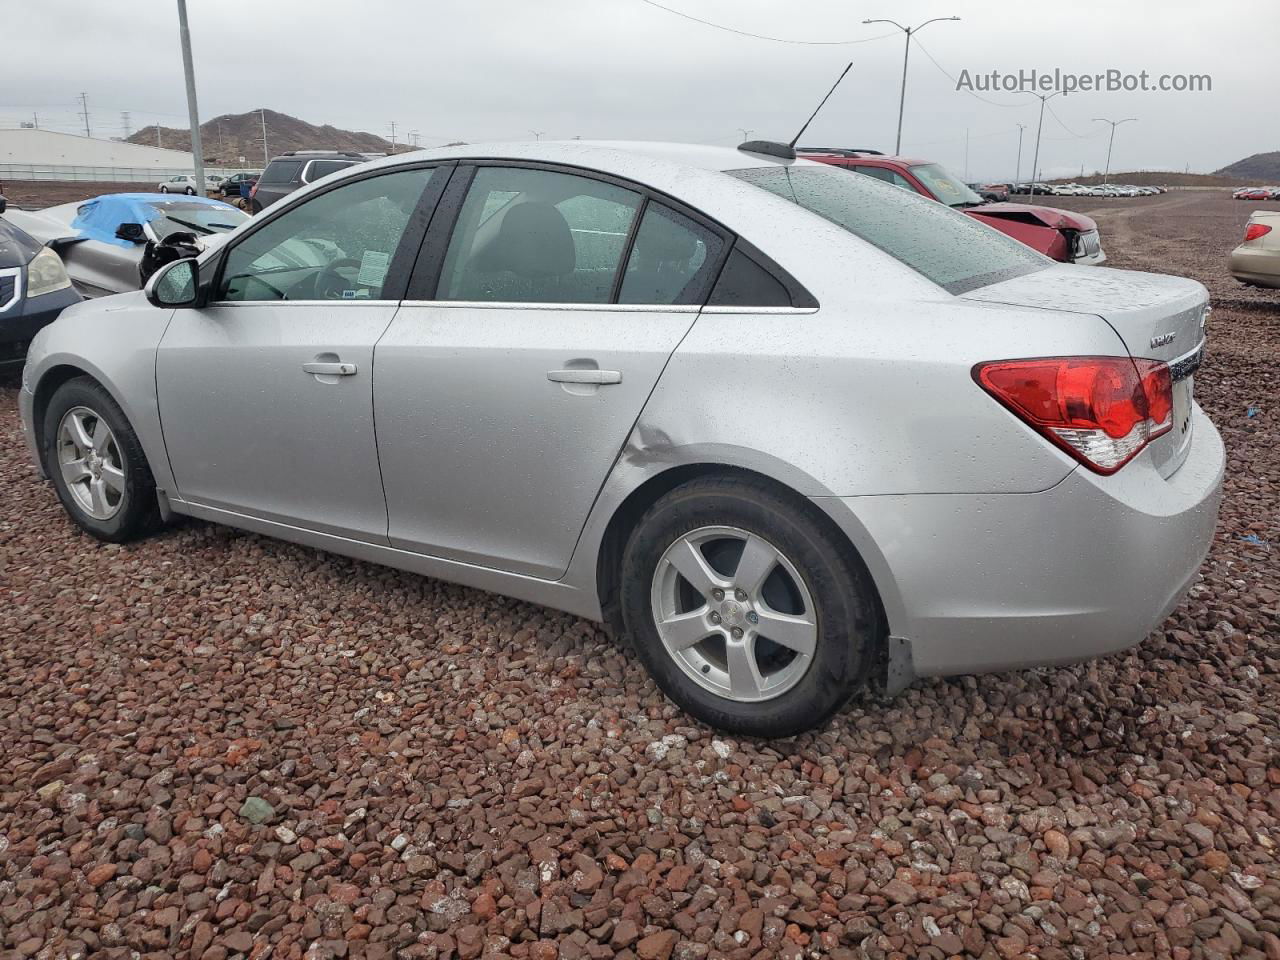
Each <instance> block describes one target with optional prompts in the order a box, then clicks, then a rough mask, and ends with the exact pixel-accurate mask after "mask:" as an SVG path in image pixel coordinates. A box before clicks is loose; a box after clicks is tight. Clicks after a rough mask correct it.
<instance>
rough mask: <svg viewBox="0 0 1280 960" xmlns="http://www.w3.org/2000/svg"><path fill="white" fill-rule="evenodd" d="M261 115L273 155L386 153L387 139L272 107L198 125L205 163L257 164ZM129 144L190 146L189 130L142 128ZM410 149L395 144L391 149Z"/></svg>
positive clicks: (180, 147) (169, 146)
mask: <svg viewBox="0 0 1280 960" xmlns="http://www.w3.org/2000/svg"><path fill="white" fill-rule="evenodd" d="M264 114H265V116H266V123H267V151H268V153H269V155H270V156H277V155H279V154H281V153H284V152H285V151H287V150H354V151H356V152H357V153H391V152H392V149H391V142H390V141H389V140H384V139H383V138H382V137H379V136H378V135H376V134H373V133H363V132H360V131H355V130H341V129H339V128H338V127H331V126H329V125H328V124H326V125H324V126H316V125H315V124H312V123H307V122H306V121H305V120H299V119H298V118H297V117H291V116H289V115H288V114H287V113H277V112H276V111H275V110H250V111H249V112H248V113H228V114H224V115H222V116H220V117H214V118H213V119H212V120H209V121H207V122H205V123H202V124H200V144H201V146H202V147H203V148H204V159H205V163H212V164H221V165H225V166H238V161H239V158H240V157H244V158H245V164H246V166H254V167H261V166H262V156H263V151H262V121H263V115H264ZM129 142H130V143H144V144H147V145H148V146H156V145H159V146H162V147H168V148H169V149H172V150H190V149H191V131H190V130H189V129H177V128H174V127H158V126H150V127H143V128H142V129H141V130H139V131H138V132H137V133H135V134H134V135H133V136H131V137H129ZM409 149H412V148H411V147H409V146H408V145H406V144H403V143H397V144H396V147H395V152H396V153H402V152H404V151H406V150H409Z"/></svg>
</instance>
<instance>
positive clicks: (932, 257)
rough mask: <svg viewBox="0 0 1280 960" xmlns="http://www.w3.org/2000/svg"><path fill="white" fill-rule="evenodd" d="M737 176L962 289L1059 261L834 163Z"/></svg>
mask: <svg viewBox="0 0 1280 960" xmlns="http://www.w3.org/2000/svg"><path fill="white" fill-rule="evenodd" d="M728 172H729V173H730V174H731V175H732V176H735V177H737V178H738V179H740V180H743V181H745V182H747V183H750V184H754V185H755V186H757V187H759V188H760V189H762V190H767V191H769V192H770V193H772V194H775V195H777V196H779V197H782V198H783V199H784V200H790V201H791V202H792V203H794V204H796V205H798V206H800V207H803V208H804V209H805V210H808V211H810V212H812V213H816V214H817V215H818V216H820V217H822V218H824V219H826V220H829V221H831V222H832V223H834V224H836V225H837V226H839V227H843V228H844V229H845V230H847V231H849V232H850V233H852V234H853V235H854V236H856V237H860V238H861V239H863V240H865V241H867V242H868V243H870V244H872V245H873V246H875V247H878V248H879V249H881V250H883V251H884V252H885V253H887V254H889V255H890V256H892V257H894V258H895V259H897V260H899V261H901V262H902V263H904V264H906V265H907V266H908V267H911V268H912V269H913V270H915V271H916V272H917V273H919V274H920V275H921V276H923V277H925V278H927V279H929V280H932V281H933V282H934V283H936V284H938V286H940V287H942V288H943V289H944V290H946V291H947V292H948V293H952V294H960V293H964V292H966V291H968V290H974V289H976V288H978V287H984V286H987V285H988V284H992V283H999V282H1000V281H1001V280H1008V279H1009V278H1011V277H1017V276H1021V275H1023V274H1026V273H1033V272H1035V271H1037V270H1043V269H1045V268H1046V267H1047V266H1049V265H1050V264H1051V263H1052V262H1053V261H1052V260H1050V259H1049V258H1048V257H1045V256H1042V255H1041V254H1039V253H1037V252H1036V251H1034V250H1032V249H1031V248H1030V247H1028V246H1025V245H1023V244H1021V243H1019V242H1018V241H1017V240H1014V239H1013V238H1012V237H1008V236H1006V235H1004V234H1002V233H1000V232H999V231H997V230H994V229H992V228H990V227H987V226H984V225H983V224H980V223H977V222H975V221H974V220H973V219H971V218H970V217H967V216H965V215H964V214H963V213H960V212H958V211H955V210H951V209H949V208H948V207H946V206H945V205H943V204H940V203H935V202H934V201H933V200H929V199H927V198H925V197H922V196H920V195H919V194H917V193H915V192H914V191H907V190H895V189H889V187H888V186H887V185H886V184H884V183H879V182H877V181H875V180H873V179H872V178H870V177H851V176H849V175H848V173H846V172H845V171H842V170H839V169H837V168H835V167H829V166H818V165H814V166H797V167H783V166H768V167H751V168H748V169H746V170H730V171H728Z"/></svg>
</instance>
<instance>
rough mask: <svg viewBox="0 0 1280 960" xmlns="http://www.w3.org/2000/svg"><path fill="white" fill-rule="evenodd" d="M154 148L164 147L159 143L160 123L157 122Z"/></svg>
mask: <svg viewBox="0 0 1280 960" xmlns="http://www.w3.org/2000/svg"><path fill="white" fill-rule="evenodd" d="M156 146H157V147H163V146H164V144H163V143H161V142H160V121H159V120H157V121H156Z"/></svg>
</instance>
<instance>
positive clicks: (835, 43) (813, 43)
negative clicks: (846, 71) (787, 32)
mask: <svg viewBox="0 0 1280 960" xmlns="http://www.w3.org/2000/svg"><path fill="white" fill-rule="evenodd" d="M640 2H641V3H644V4H648V5H649V6H651V7H657V8H658V9H659V10H665V11H666V12H667V13H672V14H675V15H676V16H677V17H683V18H684V19H685V20H692V21H693V22H694V23H700V24H702V25H703V26H704V27H713V28H714V29H716V30H723V31H725V32H726V33H735V34H737V35H738V36H740V37H750V38H751V39H752V40H769V41H771V42H773V43H794V44H798V45H800V46H805V47H843V46H848V45H849V44H852V43H870V42H871V41H872V40H883V39H885V37H892V36H893V34H892V33H883V34H880V35H879V36H875V37H863V38H861V39H860V40H788V39H787V38H786V37H770V36H767V35H765V34H763V33H751V32H750V31H748V30H739V29H737V28H736V27H727V26H725V25H724V24H722V23H714V22H713V21H711V20H703V19H702V18H701V17H695V16H694V15H693V14H691V13H685V12H684V11H683V10H675V9H673V8H671V7H666V6H663V5H662V4H660V3H658V2H657V0H640Z"/></svg>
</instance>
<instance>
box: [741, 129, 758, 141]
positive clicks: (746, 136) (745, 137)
mask: <svg viewBox="0 0 1280 960" xmlns="http://www.w3.org/2000/svg"><path fill="white" fill-rule="evenodd" d="M738 132H739V133H740V134H742V142H743V143H746V142H747V141H748V140H750V139H751V135H752V134H753V133H755V131H754V130H752V129H750V128H749V127H739V128H738Z"/></svg>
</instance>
